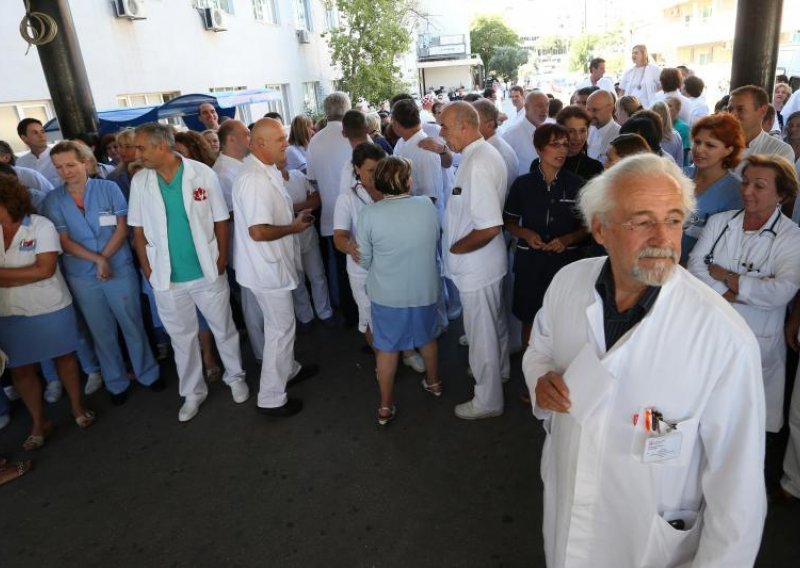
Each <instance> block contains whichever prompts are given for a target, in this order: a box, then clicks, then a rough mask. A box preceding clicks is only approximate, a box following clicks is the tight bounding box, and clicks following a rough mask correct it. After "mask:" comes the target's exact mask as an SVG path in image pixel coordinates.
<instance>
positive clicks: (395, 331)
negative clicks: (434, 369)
mask: <svg viewBox="0 0 800 568" xmlns="http://www.w3.org/2000/svg"><path fill="white" fill-rule="evenodd" d="M370 311H371V318H372V337H373V341H372V343H373V345H374V346H375V348H376V349H378V350H380V351H404V350H406V349H414V348H415V347H422V346H423V345H425V344H427V343H430V342H431V341H432V340H433V339H434V338H435V337H436V324H437V317H436V304H431V305H430V306H419V307H414V308H390V307H388V306H381V305H380V304H376V303H375V302H372V303H371V305H370Z"/></svg>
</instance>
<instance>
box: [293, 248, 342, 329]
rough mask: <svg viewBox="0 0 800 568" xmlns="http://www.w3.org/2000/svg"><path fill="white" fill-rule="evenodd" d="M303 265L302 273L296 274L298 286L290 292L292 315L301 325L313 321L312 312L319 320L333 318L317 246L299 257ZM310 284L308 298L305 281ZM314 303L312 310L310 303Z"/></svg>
mask: <svg viewBox="0 0 800 568" xmlns="http://www.w3.org/2000/svg"><path fill="white" fill-rule="evenodd" d="M300 259H301V262H302V264H303V273H304V274H298V275H297V276H298V278H299V280H300V285H299V286H298V287H297V288H295V289H294V290H293V291H292V297H293V298H294V313H295V315H296V316H297V319H298V320H299V321H300V322H301V323H308V322H310V321H311V320H313V319H314V310H316V312H317V317H319V319H328V318H330V317H333V309H332V308H331V299H330V296H329V294H328V281H327V279H326V278H325V266H324V265H323V264H322V253H321V252H320V250H319V247H318V246H312V247H311V249H310V250H308V251H306V252H304V253H303V254H302V256H301V257H300ZM306 276H308V280H309V282H311V298H309V297H308V288H307V287H306V279H305V277H306ZM312 300H313V301H314V310H312V309H311V301H312Z"/></svg>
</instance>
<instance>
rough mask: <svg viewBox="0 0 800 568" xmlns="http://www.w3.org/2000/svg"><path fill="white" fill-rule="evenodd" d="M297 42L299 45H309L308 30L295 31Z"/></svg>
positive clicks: (309, 35)
mask: <svg viewBox="0 0 800 568" xmlns="http://www.w3.org/2000/svg"><path fill="white" fill-rule="evenodd" d="M297 41H298V42H300V43H311V34H309V33H308V30H297Z"/></svg>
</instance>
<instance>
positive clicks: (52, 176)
mask: <svg viewBox="0 0 800 568" xmlns="http://www.w3.org/2000/svg"><path fill="white" fill-rule="evenodd" d="M51 148H52V146H48V147H47V149H46V150H45V151H44V152H42V153H41V154H39V156H34V155H33V152H28V153H27V154H24V155H23V156H20V157H19V158H17V163H16V164H14V165H15V166H19V167H21V168H30V169H32V170H36V171H37V172H39V173H40V174H42V175H43V176H44V177H45V178H47V181H49V182H50V183H51V184H52V185H53V187H58V186H59V185H62V184H63V183H64V181H63V180H62V179H61V176H60V175H58V172H57V171H56V167H55V166H54V165H53V160H51V159H50V149H51Z"/></svg>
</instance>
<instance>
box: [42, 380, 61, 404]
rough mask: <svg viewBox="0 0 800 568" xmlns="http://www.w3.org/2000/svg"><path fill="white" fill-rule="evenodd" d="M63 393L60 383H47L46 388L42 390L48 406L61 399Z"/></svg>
mask: <svg viewBox="0 0 800 568" xmlns="http://www.w3.org/2000/svg"><path fill="white" fill-rule="evenodd" d="M63 392H64V387H62V386H61V381H53V382H52V383H47V386H46V387H45V389H44V399H45V400H46V401H47V402H49V403H50V404H53V403H54V402H58V399H60V398H61V395H62V393H63Z"/></svg>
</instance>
